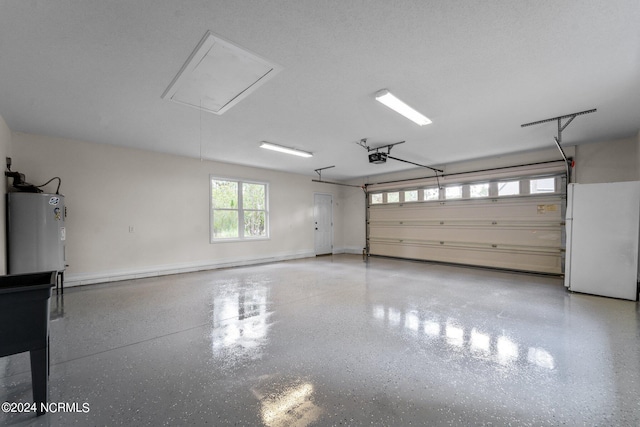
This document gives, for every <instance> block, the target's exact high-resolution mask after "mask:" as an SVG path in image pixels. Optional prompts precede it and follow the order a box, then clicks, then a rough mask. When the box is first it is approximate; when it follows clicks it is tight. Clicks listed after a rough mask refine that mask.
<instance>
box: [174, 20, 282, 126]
mask: <svg viewBox="0 0 640 427" xmlns="http://www.w3.org/2000/svg"><path fill="white" fill-rule="evenodd" d="M281 69H282V67H280V66H279V65H277V64H274V63H272V62H270V61H268V60H266V59H265V58H262V57H261V56H259V55H257V54H255V53H253V52H250V51H248V50H246V49H243V48H241V47H240V46H237V45H235V44H233V43H231V42H229V41H227V40H224V39H222V38H221V37H220V36H217V35H214V34H213V33H212V32H211V31H207V33H206V34H205V35H204V37H203V38H202V40H200V43H199V44H198V46H197V47H196V48H195V50H194V51H193V53H191V56H189V59H187V61H186V62H185V64H184V65H183V66H182V69H181V70H180V72H179V73H178V74H177V75H176V77H175V78H174V79H173V81H172V82H171V84H170V85H169V87H168V88H167V89H166V90H165V91H164V93H163V94H162V98H163V99H169V100H171V101H173V102H177V103H178V104H183V105H187V106H189V107H194V108H198V109H201V110H204V111H207V112H210V113H214V114H218V115H220V114H223V113H224V112H225V111H227V110H228V109H229V108H231V107H233V106H234V105H235V104H237V103H238V102H239V101H241V100H242V99H244V98H245V97H247V96H248V95H249V94H251V93H252V92H253V91H255V90H256V89H257V88H259V87H260V86H262V85H263V84H264V83H266V82H267V81H269V80H270V79H271V78H273V77H274V76H275V75H276V74H277V73H278V72H279V71H280V70H281Z"/></svg>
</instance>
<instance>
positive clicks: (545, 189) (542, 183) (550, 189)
mask: <svg viewBox="0 0 640 427" xmlns="http://www.w3.org/2000/svg"><path fill="white" fill-rule="evenodd" d="M555 191H556V179H555V178H540V179H532V180H530V181H529V192H530V193H531V194H541V193H555Z"/></svg>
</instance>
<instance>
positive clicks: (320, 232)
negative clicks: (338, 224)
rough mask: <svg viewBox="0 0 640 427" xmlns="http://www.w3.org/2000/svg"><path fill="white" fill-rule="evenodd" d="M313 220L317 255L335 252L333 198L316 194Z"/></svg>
mask: <svg viewBox="0 0 640 427" xmlns="http://www.w3.org/2000/svg"><path fill="white" fill-rule="evenodd" d="M313 220H314V223H315V224H314V227H315V251H316V255H327V254H331V253H332V252H333V196H331V194H320V193H316V194H314V204H313Z"/></svg>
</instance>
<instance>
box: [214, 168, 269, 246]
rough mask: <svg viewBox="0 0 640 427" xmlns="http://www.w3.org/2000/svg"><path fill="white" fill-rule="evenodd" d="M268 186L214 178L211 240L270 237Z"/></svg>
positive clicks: (259, 183)
mask: <svg viewBox="0 0 640 427" xmlns="http://www.w3.org/2000/svg"><path fill="white" fill-rule="evenodd" d="M267 193H268V185H267V184H266V183H262V182H248V181H241V180H232V179H224V178H213V177H212V178H211V241H212V242H213V241H220V240H239V239H255V238H266V237H269V226H268V224H269V217H268V211H267V205H268V204H267V200H268V194H267Z"/></svg>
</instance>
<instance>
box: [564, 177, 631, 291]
mask: <svg viewBox="0 0 640 427" xmlns="http://www.w3.org/2000/svg"><path fill="white" fill-rule="evenodd" d="M566 231H567V240H566V248H567V253H566V258H565V286H567V288H569V290H571V291H573V292H582V293H586V294H592V295H601V296H606V297H612V298H621V299H627V300H632V301H637V300H638V280H639V278H640V276H639V271H638V265H639V256H640V254H639V252H638V242H639V241H640V182H638V181H632V182H615V183H604V184H569V187H568V192H567V215H566Z"/></svg>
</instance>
